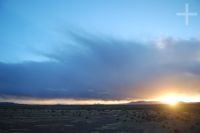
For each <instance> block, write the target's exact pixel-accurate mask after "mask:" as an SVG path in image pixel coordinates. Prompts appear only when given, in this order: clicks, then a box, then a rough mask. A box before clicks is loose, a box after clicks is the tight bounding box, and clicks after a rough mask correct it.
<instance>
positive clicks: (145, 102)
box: [128, 101, 160, 105]
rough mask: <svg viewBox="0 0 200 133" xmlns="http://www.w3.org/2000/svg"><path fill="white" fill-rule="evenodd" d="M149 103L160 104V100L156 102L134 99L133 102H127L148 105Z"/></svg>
mask: <svg viewBox="0 0 200 133" xmlns="http://www.w3.org/2000/svg"><path fill="white" fill-rule="evenodd" d="M150 104H160V102H157V101H135V102H129V103H128V105H150Z"/></svg>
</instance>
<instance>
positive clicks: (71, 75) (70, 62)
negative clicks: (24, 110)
mask: <svg viewBox="0 0 200 133" xmlns="http://www.w3.org/2000/svg"><path fill="white" fill-rule="evenodd" d="M70 37H71V40H72V41H70V43H63V44H62V45H58V46H59V47H57V48H56V49H54V51H52V52H48V53H47V52H39V53H37V54H40V56H45V57H47V58H49V59H50V60H51V61H48V62H23V63H18V64H6V63H3V62H2V63H0V94H1V95H13V96H27V97H36V98H37V97H38V98H73V99H104V100H110V99H117V100H120V99H145V98H151V97H154V96H156V95H159V94H160V93H165V92H166V93H167V92H180V93H191V94H200V88H199V86H200V82H199V81H200V42H199V40H198V39H190V40H183V39H173V38H165V39H161V40H157V41H150V42H149V43H146V44H144V43H140V42H135V41H125V40H120V39H116V38H110V37H107V36H102V35H101V36H98V35H92V34H89V33H76V32H71V33H70Z"/></svg>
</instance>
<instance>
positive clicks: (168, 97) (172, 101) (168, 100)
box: [0, 93, 200, 106]
mask: <svg viewBox="0 0 200 133" xmlns="http://www.w3.org/2000/svg"><path fill="white" fill-rule="evenodd" d="M137 101H146V102H151V101H154V102H158V103H164V104H169V105H171V106H175V105H176V104H177V103H179V102H186V103H191V102H200V96H192V95H183V94H178V93H167V94H164V95H161V96H159V97H156V98H149V99H128V100H100V99H65V98H64V99H62V98H52V99H51V98H50V99H40V98H30V97H7V98H1V97H0V102H13V103H20V104H36V105H55V104H64V105H93V104H107V105H109V104H110V105H111V104H127V103H129V102H137Z"/></svg>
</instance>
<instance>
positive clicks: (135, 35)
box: [0, 0, 200, 62]
mask: <svg viewBox="0 0 200 133" xmlns="http://www.w3.org/2000/svg"><path fill="white" fill-rule="evenodd" d="M185 3H188V4H189V11H191V12H197V13H198V12H200V9H199V8H198V7H199V4H200V2H199V1H198V0H192V1H183V0H179V1H176V2H174V1H173V0H168V1H165V0H156V1H154V2H152V1H147V0H141V1H129V0H125V1H122V0H117V1H113V0H111V1H109V2H108V1H104V0H97V1H90V0H86V1H84V2H83V1H62V0H60V1H58V2H57V1H52V0H51V1H45V0H42V1H39V0H36V1H25V0H22V1H12V0H10V1H1V8H0V20H1V21H0V29H1V30H0V35H1V40H0V43H1V46H0V50H1V51H0V52H1V56H0V61H3V62H18V61H24V60H25V61H26V60H33V61H42V60H47V59H46V58H45V57H41V56H39V55H37V54H35V53H34V50H45V51H46V50H52V49H54V46H55V44H56V43H58V41H60V40H66V39H67V37H66V36H65V35H64V34H65V32H67V30H74V28H75V29H77V28H81V29H84V30H86V31H88V32H92V33H95V34H96V33H98V34H105V35H109V36H112V37H116V38H121V39H128V40H133V39H135V40H139V41H149V40H153V39H157V38H160V37H161V38H162V37H176V38H183V39H190V38H193V37H197V36H199V31H200V26H199V25H198V24H199V23H200V18H199V17H190V18H189V25H188V26H185V24H184V17H178V16H176V13H177V12H183V11H184V10H185ZM11 38H12V39H11Z"/></svg>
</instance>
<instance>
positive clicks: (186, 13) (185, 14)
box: [176, 3, 197, 25]
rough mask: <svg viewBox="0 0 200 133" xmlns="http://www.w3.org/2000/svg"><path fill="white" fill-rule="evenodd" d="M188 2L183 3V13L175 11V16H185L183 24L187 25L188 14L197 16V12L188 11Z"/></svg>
mask: <svg viewBox="0 0 200 133" xmlns="http://www.w3.org/2000/svg"><path fill="white" fill-rule="evenodd" d="M188 10H189V9H188V4H187V3H186V4H185V12H184V13H176V15H177V16H185V25H188V23H189V22H188V21H189V20H188V19H189V16H197V13H190V12H189V11H188Z"/></svg>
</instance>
